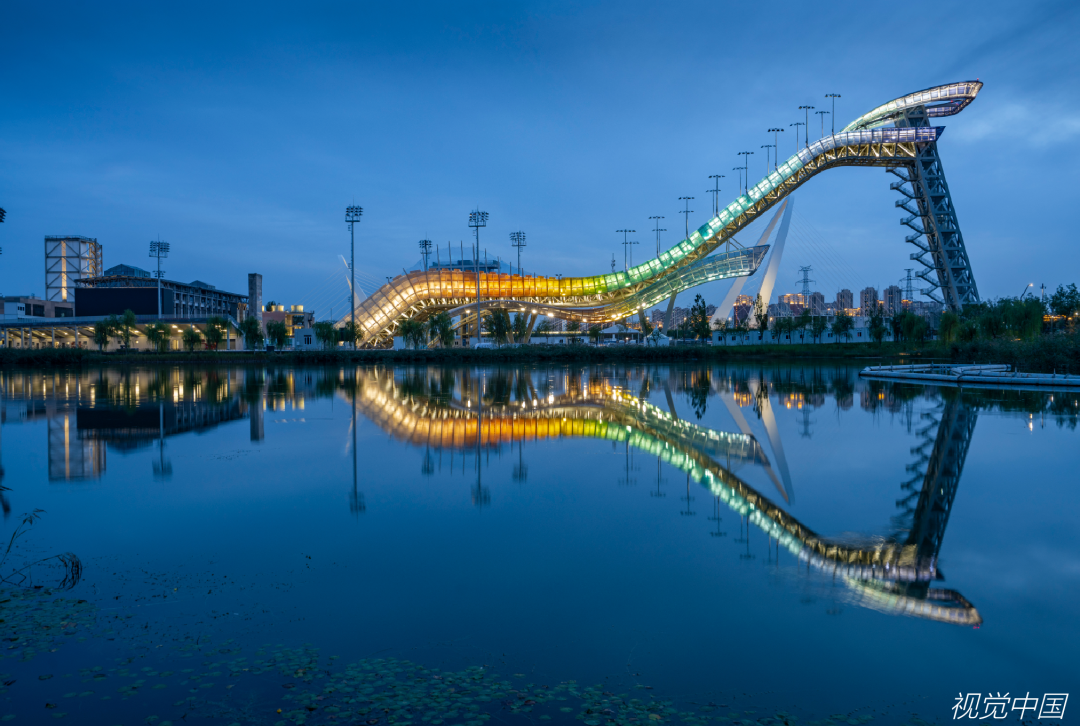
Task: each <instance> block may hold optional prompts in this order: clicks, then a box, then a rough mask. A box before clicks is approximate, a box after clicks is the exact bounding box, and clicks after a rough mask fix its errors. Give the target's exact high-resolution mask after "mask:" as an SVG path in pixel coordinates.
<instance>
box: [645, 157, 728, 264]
mask: <svg viewBox="0 0 1080 726" xmlns="http://www.w3.org/2000/svg"><path fill="white" fill-rule="evenodd" d="M709 178H710V179H715V180H716V181H715V183H714V184H713V188H712V189H706V190H705V191H707V192H712V195H713V197H712V213H713V216H714V217H715V216H716V215H718V214H720V180H721V179H725V178H726V177H725V176H724V175H723V174H709ZM657 254H660V253H659V252H658V253H657Z"/></svg>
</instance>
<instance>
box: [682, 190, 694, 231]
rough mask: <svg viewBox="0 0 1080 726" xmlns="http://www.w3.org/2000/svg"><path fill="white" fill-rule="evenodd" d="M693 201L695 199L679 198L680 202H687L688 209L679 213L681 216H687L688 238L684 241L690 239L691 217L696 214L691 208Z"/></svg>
mask: <svg viewBox="0 0 1080 726" xmlns="http://www.w3.org/2000/svg"><path fill="white" fill-rule="evenodd" d="M691 199H693V197H679V201H680V202H685V204H686V209H684V210H682V211H681V212H679V214H685V215H686V237H684V238H683V239H690V215H691V214H693V213H694V210H693V209H691V208H690V200H691Z"/></svg>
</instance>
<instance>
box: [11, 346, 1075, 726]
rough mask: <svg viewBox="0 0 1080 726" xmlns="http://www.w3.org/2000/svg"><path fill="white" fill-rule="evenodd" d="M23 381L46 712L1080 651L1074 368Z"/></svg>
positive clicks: (269, 720) (471, 719) (451, 717)
mask: <svg viewBox="0 0 1080 726" xmlns="http://www.w3.org/2000/svg"><path fill="white" fill-rule="evenodd" d="M0 382H2V392H3V398H2V408H0V413H2V430H0V464H2V467H3V469H2V472H3V473H2V476H3V485H4V486H5V487H7V488H8V491H6V492H4V493H3V502H2V504H3V512H4V528H5V532H6V534H5V539H7V538H8V537H10V536H11V535H12V534H13V533H15V532H16V531H19V532H21V533H22V534H21V535H20V536H18V537H17V538H16V540H15V545H14V546H13V547H12V548H11V551H10V552H9V553H8V556H7V558H6V559H5V560H4V562H3V564H2V565H0V575H2V576H4V577H5V578H6V586H5V591H4V592H5V595H4V597H5V598H6V602H5V603H0V617H2V618H3V623H2V626H3V627H5V628H8V630H7V631H5V632H6V633H7V635H8V636H9V637H8V638H7V639H6V640H5V641H3V643H4V645H3V647H2V648H0V656H3V658H2V659H0V671H2V676H3V683H4V686H3V690H2V692H0V717H5V718H6V717H7V716H14V717H15V718H16V719H17V721H16V723H42V722H51V721H52V719H53V717H56V716H58V715H60V714H64V715H65V716H64V717H65V718H67V719H68V720H69V721H72V722H74V723H86V724H98V723H101V724H114V723H116V724H119V723H123V724H135V723H151V724H158V725H159V726H160V724H165V723H170V722H171V723H174V724H179V723H223V724H231V723H239V724H248V723H251V724H277V723H287V724H292V723H308V724H316V723H318V724H333V723H347V724H353V723H365V724H371V725H372V726H374V724H388V723H395V724H404V723H415V724H423V723H432V724H435V725H436V726H437V725H438V724H442V723H445V724H448V725H449V724H474V725H475V724H480V723H484V722H487V721H488V720H489V719H490V720H492V722H499V723H537V722H540V721H549V720H550V721H552V722H567V723H579V722H581V721H584V722H585V723H586V724H588V725H589V726H596V725H597V724H609V723H616V724H634V723H646V724H654V723H657V722H658V721H659V722H665V723H666V722H669V721H672V722H676V723H678V722H684V721H685V722H687V723H691V724H705V723H720V722H727V723H740V722H749V721H754V722H760V723H769V722H770V719H771V720H773V721H775V722H776V723H783V722H785V721H787V722H789V723H830V722H831V723H849V722H850V723H865V722H868V721H870V720H874V721H876V722H879V723H894V722H895V723H904V722H911V721H913V720H914V721H916V722H917V721H918V720H919V719H924V720H927V721H931V722H941V721H947V720H951V719H952V716H953V713H952V711H951V708H952V706H953V704H954V702H955V698H956V696H957V693H958V692H964V693H967V692H981V693H986V692H988V691H994V692H999V691H1000V692H1001V693H1002V694H1004V693H1006V692H1009V693H1012V694H1021V695H1022V694H1023V693H1024V692H1030V693H1031V694H1032V695H1033V696H1041V695H1042V694H1043V693H1050V692H1064V693H1067V692H1069V691H1070V689H1071V688H1072V687H1073V686H1075V685H1076V683H1077V666H1076V656H1075V654H1076V652H1077V646H1078V645H1080V638H1078V633H1080V626H1078V623H1077V617H1076V609H1077V605H1076V603H1077V602H1080V535H1078V530H1077V527H1076V525H1075V516H1076V511H1077V509H1078V505H1080V493H1078V488H1077V486H1076V482H1077V480H1076V469H1077V463H1078V461H1080V458H1078V455H1077V451H1078V443H1080V439H1078V434H1077V431H1076V424H1077V416H1078V413H1080V394H1077V393H1074V392H1057V393H1054V394H1047V393H1041V392H1017V391H993V390H982V391H979V390H965V391H963V392H961V391H958V390H956V389H949V388H936V387H923V386H911V385H893V384H883V383H872V382H866V381H862V380H860V379H859V378H858V376H857V370H856V369H853V368H845V367H834V366H826V367H797V366H796V367H790V366H789V367H784V366H774V365H765V366H762V365H751V366H712V367H685V368H684V367H652V366H644V367H643V366H633V367H622V366H610V365H608V366H571V367H550V368H549V367H524V368H516V367H514V368H484V367H469V368H444V367H387V368H380V367H364V368H347V369H337V368H335V369H321V368H305V369H290V368H243V367H236V368H230V367H218V368H206V369H198V370H191V369H180V368H143V369H139V368H123V369H120V368H115V369H113V368H106V369H100V370H97V369H95V370H89V371H78V372H76V371H71V372H56V371H51V370H49V371H45V370H40V371H32V372H26V371H6V372H3V373H0ZM36 509H40V510H44V511H43V512H42V513H40V514H39V518H38V519H36V521H34V522H33V523H32V524H25V525H22V527H21V529H18V530H17V528H19V526H20V523H21V522H22V521H23V513H31V512H33V511H34V510H36ZM4 546H5V547H6V546H7V545H6V544H5V545H4ZM66 553H71V554H70V555H68V554H66ZM57 555H64V556H63V557H60V558H58V557H56V556H57ZM34 586H39V587H38V588H37V589H34ZM406 684H411V685H406ZM448 684H449V685H448ZM594 686H595V690H593V687H594ZM409 689H411V690H409ZM634 699H637V700H634ZM278 709H281V710H280V711H279V710H278ZM1009 718H1010V720H1016V718H1017V716H1016V715H1010V717H1009ZM46 719H48V721H46ZM1028 720H1030V714H1029V715H1028Z"/></svg>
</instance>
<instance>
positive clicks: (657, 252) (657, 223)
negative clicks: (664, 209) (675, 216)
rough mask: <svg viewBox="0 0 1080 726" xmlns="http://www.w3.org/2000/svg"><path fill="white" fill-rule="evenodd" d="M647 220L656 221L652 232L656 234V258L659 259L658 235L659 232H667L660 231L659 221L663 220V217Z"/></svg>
mask: <svg viewBox="0 0 1080 726" xmlns="http://www.w3.org/2000/svg"><path fill="white" fill-rule="evenodd" d="M649 219H655V220H656V229H654V230H653V232H656V256H657V257H659V256H660V233H661V232H667V230H666V229H660V220H661V219H663V217H649Z"/></svg>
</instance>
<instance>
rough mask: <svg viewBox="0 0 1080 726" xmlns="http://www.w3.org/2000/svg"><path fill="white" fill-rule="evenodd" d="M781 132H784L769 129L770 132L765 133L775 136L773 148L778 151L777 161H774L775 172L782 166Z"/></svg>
mask: <svg viewBox="0 0 1080 726" xmlns="http://www.w3.org/2000/svg"><path fill="white" fill-rule="evenodd" d="M781 131H783V129H776V128H773V129H769V130H767V131H766V132H765V133H767V134H772V135H773V148H774V149H776V157H775V159H774V161H773V170H777V169H779V168H780V167H779V164H780V132H781Z"/></svg>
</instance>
